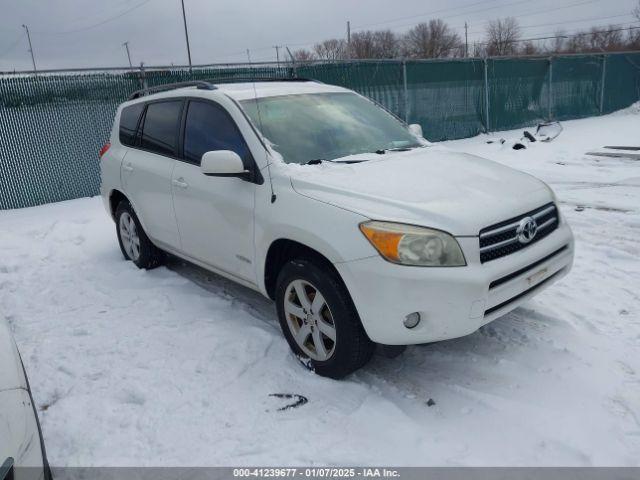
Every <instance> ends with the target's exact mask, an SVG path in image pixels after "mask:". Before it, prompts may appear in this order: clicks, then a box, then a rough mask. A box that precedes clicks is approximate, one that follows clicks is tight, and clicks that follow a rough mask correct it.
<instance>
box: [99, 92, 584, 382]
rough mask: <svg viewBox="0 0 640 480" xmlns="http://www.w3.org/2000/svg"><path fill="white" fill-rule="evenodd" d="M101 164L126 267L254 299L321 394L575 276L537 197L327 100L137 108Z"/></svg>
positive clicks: (346, 103) (372, 107)
mask: <svg viewBox="0 0 640 480" xmlns="http://www.w3.org/2000/svg"><path fill="white" fill-rule="evenodd" d="M101 159H102V160H101V162H100V164H101V170H102V188H101V192H102V195H103V198H104V202H105V206H106V209H107V211H108V212H109V213H110V214H111V215H112V217H113V218H114V220H115V222H116V231H117V235H118V239H119V242H120V246H121V249H122V252H123V254H124V256H125V257H126V258H127V259H129V260H132V261H133V262H134V263H135V264H136V265H137V266H138V267H141V268H151V267H154V266H156V265H158V264H159V263H160V262H161V261H162V256H163V252H170V253H172V254H174V255H177V256H179V257H181V258H183V259H186V260H188V261H191V262H193V263H196V264H198V265H200V266H202V267H204V268H206V269H209V270H211V271H214V272H217V273H219V274H220V275H223V276H225V277H228V278H230V279H233V280H235V281H237V282H238V283H241V284H243V285H246V286H248V287H250V288H253V289H255V290H258V291H260V292H262V293H263V294H264V295H266V296H268V297H270V298H272V299H273V300H275V302H276V306H277V311H278V316H279V320H280V324H281V327H282V330H283V332H284V335H285V337H286V339H287V341H288V342H289V344H290V346H291V348H292V349H293V351H294V352H295V353H296V354H297V355H298V356H300V357H302V358H303V359H305V361H307V362H306V363H307V364H309V365H311V366H312V367H313V368H314V369H315V371H316V372H317V373H319V374H321V375H326V376H330V377H334V378H339V377H342V376H344V375H346V374H348V373H350V372H353V371H354V370H356V369H357V368H359V367H361V366H362V365H364V364H365V363H366V362H367V361H368V360H369V358H370V357H371V354H372V352H373V347H374V343H380V344H385V345H409V344H418V343H427V342H434V341H437V340H444V339H449V338H454V337H459V336H462V335H467V334H469V333H472V332H474V331H475V330H477V329H478V328H479V327H480V326H482V325H484V324H486V323H488V322H490V321H491V320H493V319H495V318H497V317H499V316H501V315H504V314H505V313H507V312H509V311H510V310H512V309H514V308H515V307H517V306H518V305H519V304H521V303H522V302H524V301H526V300H527V299H528V298H530V297H531V296H533V295H535V294H536V293H538V292H539V291H541V290H542V289H543V288H545V287H547V286H549V285H550V284H551V283H552V282H553V281H556V280H557V279H559V278H560V277H562V276H563V275H565V274H566V273H567V272H568V271H569V269H570V268H571V265H572V262H573V236H572V233H571V230H570V228H569V226H568V225H567V223H566V222H565V221H564V219H563V218H562V217H561V215H560V211H559V210H558V207H557V205H556V201H555V197H554V194H553V192H552V191H551V190H550V189H549V187H547V186H546V185H545V184H544V183H543V182H541V181H540V180H537V179H536V178H534V177H532V176H530V175H527V174H524V173H522V172H519V171H516V170H512V169H510V168H508V167H505V166H502V165H499V164H497V163H494V162H491V161H489V160H485V159H482V158H478V157H474V156H471V155H466V154H461V153H455V152H452V151H449V150H446V149H444V148H442V147H437V146H433V145H431V144H430V143H429V142H427V141H426V140H424V139H423V138H422V136H421V134H420V131H419V126H411V127H408V126H406V125H405V124H403V123H402V122H401V121H399V120H398V119H397V118H395V117H394V116H393V115H391V114H390V113H388V112H387V111H385V110H383V109H382V108H380V107H379V106H377V105H376V104H374V103H373V102H371V101H370V100H367V99H366V98H364V97H362V96H360V95H358V94H356V93H354V92H352V91H350V90H346V89H344V88H340V87H336V86H330V85H324V84H321V83H317V82H313V81H289V82H256V83H241V84H226V85H218V86H215V85H212V84H210V83H207V82H192V83H191V84H190V85H184V84H182V85H169V86H164V87H160V88H156V89H147V90H144V91H140V92H137V93H135V94H134V95H132V98H131V99H130V100H129V101H127V102H125V103H124V104H123V105H121V106H120V108H119V109H118V111H117V114H116V118H115V123H114V127H113V131H112V133H111V138H110V142H109V143H108V144H107V145H105V147H104V148H103V149H102V151H101Z"/></svg>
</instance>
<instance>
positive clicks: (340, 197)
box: [290, 146, 553, 236]
mask: <svg viewBox="0 0 640 480" xmlns="http://www.w3.org/2000/svg"><path fill="white" fill-rule="evenodd" d="M368 158H369V160H368V161H365V162H361V163H352V164H340V163H328V162H325V163H322V164H320V165H305V166H296V167H297V168H292V169H290V175H291V183H292V185H293V188H294V189H295V190H296V191H297V192H298V193H300V194H301V195H305V196H308V197H311V198H314V199H316V200H319V201H322V202H326V203H330V204H332V205H336V206H338V207H341V208H345V209H347V210H351V211H353V212H356V213H359V214H362V215H364V216H366V217H368V218H371V219H375V220H389V221H395V222H402V223H410V224H415V225H422V226H426V227H431V228H436V229H439V230H444V231H446V232H449V233H451V234H453V235H457V236H476V235H478V233H479V231H480V230H481V229H482V228H484V227H487V226H489V225H492V224H495V223H498V222H501V221H504V220H507V219H509V218H512V217H515V216H518V215H521V214H523V213H526V212H528V211H530V210H533V209H535V208H537V207H540V206H542V205H544V204H545V203H549V202H551V201H552V199H553V195H552V193H551V191H550V189H549V188H548V187H547V186H546V185H545V184H544V183H543V182H541V181H540V180H538V179H536V178H535V177H533V176H531V175H528V174H526V173H523V172H520V171H518V170H514V169H512V168H509V167H506V166H504V165H501V164H499V163H496V162H492V161H490V160H486V159H484V158H480V157H476V156H474V155H469V154H465V153H458V152H453V151H450V150H448V149H446V148H444V147H435V146H432V147H425V148H418V149H415V150H411V151H408V152H388V153H387V154H385V155H376V154H372V155H368ZM350 159H351V158H348V159H347V160H350ZM362 159H363V156H362V155H359V156H358V160H362Z"/></svg>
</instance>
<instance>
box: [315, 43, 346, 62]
mask: <svg viewBox="0 0 640 480" xmlns="http://www.w3.org/2000/svg"><path fill="white" fill-rule="evenodd" d="M313 51H314V53H315V54H316V56H317V57H318V58H319V59H320V60H329V61H336V60H344V59H345V58H347V53H348V52H347V42H346V41H344V40H341V39H338V38H331V39H329V40H325V41H323V42H320V43H317V44H316V45H315V46H314V47H313Z"/></svg>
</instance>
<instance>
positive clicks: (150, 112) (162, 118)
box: [140, 100, 182, 156]
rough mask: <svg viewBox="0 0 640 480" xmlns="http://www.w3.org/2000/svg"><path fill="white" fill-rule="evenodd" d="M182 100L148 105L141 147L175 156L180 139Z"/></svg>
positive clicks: (160, 153)
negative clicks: (179, 125)
mask: <svg viewBox="0 0 640 480" xmlns="http://www.w3.org/2000/svg"><path fill="white" fill-rule="evenodd" d="M181 111H182V100H177V101H176V100H173V101H168V102H154V103H150V104H148V105H147V113H146V114H145V116H144V125H143V126H142V137H141V139H140V147H141V148H144V149H145V150H149V151H151V152H153V153H157V154H159V155H167V156H173V155H174V154H175V150H176V144H177V139H178V124H179V121H180V112H181Z"/></svg>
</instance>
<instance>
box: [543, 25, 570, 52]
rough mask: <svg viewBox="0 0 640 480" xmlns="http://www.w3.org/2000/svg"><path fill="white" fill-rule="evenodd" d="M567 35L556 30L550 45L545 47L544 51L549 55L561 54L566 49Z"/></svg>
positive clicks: (562, 31)
mask: <svg viewBox="0 0 640 480" xmlns="http://www.w3.org/2000/svg"><path fill="white" fill-rule="evenodd" d="M566 44H567V34H566V33H565V31H564V30H557V31H556V33H555V35H554V38H552V39H551V44H550V45H547V47H546V50H547V51H548V52H550V53H562V52H564V51H566V49H567V45H566Z"/></svg>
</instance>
